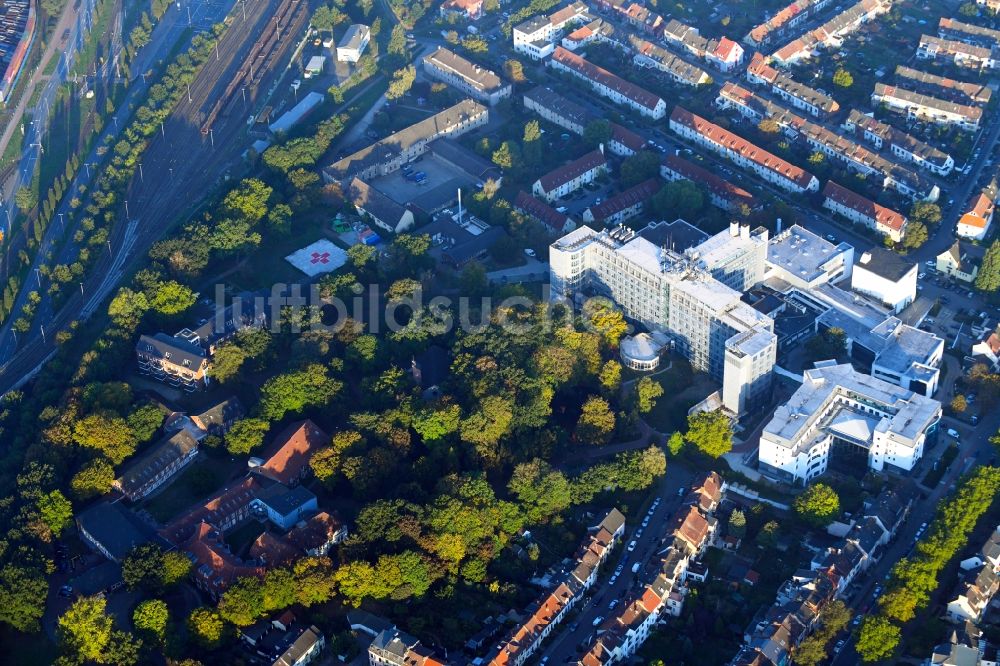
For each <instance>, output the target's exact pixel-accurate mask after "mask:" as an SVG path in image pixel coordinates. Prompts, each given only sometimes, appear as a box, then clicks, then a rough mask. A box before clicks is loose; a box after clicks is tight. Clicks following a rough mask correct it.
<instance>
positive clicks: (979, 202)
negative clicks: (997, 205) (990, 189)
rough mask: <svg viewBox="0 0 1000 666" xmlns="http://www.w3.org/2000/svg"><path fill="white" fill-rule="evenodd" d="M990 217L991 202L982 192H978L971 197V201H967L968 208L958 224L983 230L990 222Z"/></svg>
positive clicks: (991, 212)
mask: <svg viewBox="0 0 1000 666" xmlns="http://www.w3.org/2000/svg"><path fill="white" fill-rule="evenodd" d="M992 216H993V201H992V200H991V199H990V198H989V197H988V196H986V195H985V194H983V193H982V192H979V193H978V194H975V195H973V197H972V200H971V201H969V207H968V208H967V209H966V211H965V213H964V214H963V215H962V219H960V220H959V221H958V223H959V224H964V225H967V226H970V227H976V228H977V229H985V228H986V226H987V225H988V224H989V222H990V221H991V220H992Z"/></svg>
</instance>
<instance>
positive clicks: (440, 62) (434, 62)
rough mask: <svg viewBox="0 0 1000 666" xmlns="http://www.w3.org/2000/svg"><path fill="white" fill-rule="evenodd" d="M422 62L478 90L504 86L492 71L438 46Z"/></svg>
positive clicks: (487, 91)
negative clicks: (460, 79) (448, 73)
mask: <svg viewBox="0 0 1000 666" xmlns="http://www.w3.org/2000/svg"><path fill="white" fill-rule="evenodd" d="M423 63H424V66H425V67H426V66H427V65H431V66H433V67H436V68H437V69H440V70H442V71H445V72H450V73H452V74H454V75H456V76H458V77H460V78H462V79H463V80H464V81H465V82H466V83H468V84H469V85H470V86H472V87H473V88H475V89H476V90H479V91H480V92H484V93H487V94H488V93H490V92H492V91H494V90H496V89H498V88H501V87H503V86H504V82H503V80H501V79H500V77H499V76H497V75H496V74H495V73H494V72H492V71H491V70H488V69H486V68H485V67H480V66H479V65H477V64H476V63H474V62H472V61H470V60H466V59H465V58H463V57H462V56H460V55H458V54H457V53H455V52H454V51H451V50H449V49H446V48H445V47H443V46H439V47H438V48H437V50H435V51H433V52H431V53H429V54H427V55H425V56H424V57H423Z"/></svg>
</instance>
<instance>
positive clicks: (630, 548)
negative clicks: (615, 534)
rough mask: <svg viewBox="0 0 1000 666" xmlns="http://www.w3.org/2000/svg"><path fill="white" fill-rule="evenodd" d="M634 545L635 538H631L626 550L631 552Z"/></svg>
mask: <svg viewBox="0 0 1000 666" xmlns="http://www.w3.org/2000/svg"><path fill="white" fill-rule="evenodd" d="M635 545H636V544H635V539H633V540H632V541H631V543H629V545H628V552H630V553H631V552H632V551H633V550H635Z"/></svg>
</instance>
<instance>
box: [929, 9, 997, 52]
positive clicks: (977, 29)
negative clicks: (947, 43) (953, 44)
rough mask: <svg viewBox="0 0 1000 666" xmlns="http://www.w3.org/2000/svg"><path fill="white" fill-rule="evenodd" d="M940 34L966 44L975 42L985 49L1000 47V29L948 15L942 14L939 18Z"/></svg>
mask: <svg viewBox="0 0 1000 666" xmlns="http://www.w3.org/2000/svg"><path fill="white" fill-rule="evenodd" d="M938 36H939V37H942V38H945V39H954V40H956V41H959V42H965V43H966V44H974V45H976V46H981V47H983V48H985V49H991V50H992V49H996V48H997V47H1000V30H994V29H993V28H986V27H983V26H981V25H974V24H972V23H964V22H962V21H959V20H957V19H953V18H948V17H946V16H942V17H941V18H940V19H939V20H938Z"/></svg>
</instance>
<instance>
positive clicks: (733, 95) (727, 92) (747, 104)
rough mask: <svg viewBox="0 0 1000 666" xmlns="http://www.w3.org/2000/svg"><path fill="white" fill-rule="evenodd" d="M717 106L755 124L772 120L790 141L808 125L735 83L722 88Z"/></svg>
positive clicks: (796, 116) (800, 118)
mask: <svg viewBox="0 0 1000 666" xmlns="http://www.w3.org/2000/svg"><path fill="white" fill-rule="evenodd" d="M715 105H716V106H717V107H719V108H720V109H722V110H724V111H727V110H734V111H736V112H737V113H739V114H740V115H741V116H743V117H744V118H746V119H747V120H749V121H751V122H753V123H760V121H762V120H765V119H767V120H772V121H774V122H775V123H776V124H777V125H778V127H779V128H781V131H782V132H783V133H784V135H785V136H787V137H788V138H789V139H795V138H798V136H799V131H800V130H801V129H802V126H803V125H805V123H806V120H805V118H803V117H802V116H799V115H796V114H794V113H792V112H791V111H789V110H788V109H786V108H785V107H783V106H780V105H778V104H775V103H774V102H772V101H771V100H769V99H767V98H766V97H761V96H760V95H758V94H756V93H754V92H753V91H751V90H747V89H746V88H744V87H743V86H741V85H739V84H738V83H735V82H733V81H727V82H726V83H725V85H723V86H722V89H721V90H720V91H719V96H718V97H717V98H716V99H715Z"/></svg>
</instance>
